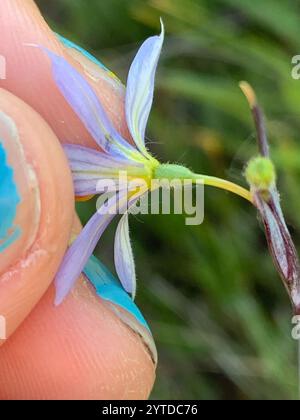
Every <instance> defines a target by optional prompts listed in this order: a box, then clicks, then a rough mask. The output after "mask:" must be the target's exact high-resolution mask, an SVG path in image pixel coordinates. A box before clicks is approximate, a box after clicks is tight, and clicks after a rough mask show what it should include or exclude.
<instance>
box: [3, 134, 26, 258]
mask: <svg viewBox="0 0 300 420" xmlns="http://www.w3.org/2000/svg"><path fill="white" fill-rule="evenodd" d="M0 179H1V183H0V220H1V222H0V252H3V251H4V250H5V249H6V248H7V247H8V246H9V245H11V244H12V243H13V242H14V241H15V240H16V239H17V238H18V237H19V236H20V233H21V228H20V226H16V225H15V218H16V214H17V207H18V204H19V203H20V195H19V191H18V187H17V185H16V183H15V179H14V171H13V169H12V168H11V167H10V166H9V165H8V162H7V156H6V151H5V149H4V147H3V144H2V141H1V138H0Z"/></svg>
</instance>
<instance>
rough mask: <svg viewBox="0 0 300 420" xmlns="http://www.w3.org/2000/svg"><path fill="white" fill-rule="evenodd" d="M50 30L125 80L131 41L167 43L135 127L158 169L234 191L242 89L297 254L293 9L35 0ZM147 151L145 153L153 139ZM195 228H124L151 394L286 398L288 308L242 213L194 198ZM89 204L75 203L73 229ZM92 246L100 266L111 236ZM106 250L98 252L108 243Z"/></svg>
mask: <svg viewBox="0 0 300 420" xmlns="http://www.w3.org/2000/svg"><path fill="white" fill-rule="evenodd" d="M38 4H39V5H40V7H41V9H42V11H43V12H44V14H45V16H46V18H47V20H48V21H49V23H50V24H51V25H52V27H53V29H55V30H56V31H58V32H60V33H61V34H63V35H65V36H67V37H69V38H71V39H72V40H73V41H77V42H78V43H80V44H81V45H83V46H85V47H87V48H88V49H89V50H91V51H93V52H94V53H95V54H96V55H97V56H98V57H99V58H100V59H101V60H102V61H103V62H104V63H105V64H106V65H107V66H108V67H109V68H111V69H112V70H113V71H114V72H115V73H117V74H118V75H120V76H121V77H122V78H123V80H126V74H127V71H128V68H129V65H130V60H131V58H132V57H133V54H134V53H135V51H136V49H137V47H138V45H139V43H140V42H141V41H142V40H144V39H145V38H146V37H147V36H149V35H150V34H153V33H156V32H158V30H159V17H160V16H161V17H162V18H163V20H164V23H165V26H166V30H167V38H166V42H165V46H164V52H163V55H162V59H161V62H160V66H159V70H158V76H157V89H156V95H155V103H154V107H153V112H152V115H151V119H150V123H149V136H150V139H154V140H155V142H154V144H153V146H152V150H153V151H154V153H156V154H157V155H158V156H159V157H160V159H161V160H166V161H176V162H182V163H185V164H186V165H188V166H190V167H192V168H194V169H195V171H198V172H202V173H209V174H215V175H216V176H221V177H224V176H226V177H228V178H229V179H231V180H234V181H238V182H240V183H244V180H243V177H242V170H243V165H244V163H245V161H246V160H247V159H248V158H249V157H250V156H252V154H253V153H255V150H256V149H255V143H254V140H255V136H254V133H253V127H252V122H251V117H250V113H249V110H248V108H247V104H246V101H245V99H244V98H243V96H242V94H241V93H240V91H239V89H238V86H237V83H238V81H239V80H248V81H249V82H250V83H251V84H252V85H253V86H254V87H255V89H256V91H257V94H258V96H259V98H260V101H261V103H262V104H263V106H264V108H265V113H266V115H267V118H268V121H267V125H268V132H269V137H270V141H271V145H272V155H273V158H274V160H275V162H276V165H277V167H278V172H279V185H280V189H281V192H282V194H281V195H282V202H283V207H284V210H285V213H286V215H287V219H288V222H289V226H290V228H291V231H292V232H293V235H294V238H295V241H296V243H297V245H299V244H300V236H299V228H300V216H299V208H300V195H299V181H300V143H299V130H300V113H299V106H300V82H299V81H296V80H293V79H292V77H291V69H292V65H291V58H292V56H293V55H296V54H297V53H299V52H300V26H299V13H300V3H299V1H298V0H297V1H292V0H286V1H285V2H279V1H277V0H264V1H258V0H243V1H242V0H203V1H197V0H172V1H171V0H148V1H143V0H101V1H100V0H90V1H89V2H88V5H87V2H86V1H83V0H77V1H76V2H75V1H71V0H52V1H51V2H49V1H45V0H39V1H38ZM156 142H157V143H156ZM205 197H206V198H205V221H204V224H202V225H201V226H198V227H187V226H185V224H184V219H183V217H181V216H143V217H141V216H140V217H139V218H138V219H135V218H132V219H131V227H132V238H133V244H134V250H135V255H136V262H137V273H138V278H139V282H138V287H139V288H138V297H137V302H138V305H139V306H140V307H141V308H142V309H143V312H144V314H145V316H146V318H147V319H148V320H149V322H150V324H151V327H152V329H153V333H154V336H155V339H156V342H157V346H158V351H159V358H160V362H159V367H158V376H157V382H156V385H155V389H154V391H153V394H152V397H153V398H158V399H167V398H168V399H176V398H183V399H189V398H195V399H202V398H203V399H257V398H259V399H270V400H272V399H295V398H296V397H297V364H296V356H297V348H296V343H295V342H294V341H293V340H292V339H291V335H290V329H291V311H290V306H289V302H288V299H287V296H286V293H285V291H284V288H283V286H282V285H281V283H280V279H279V278H278V276H277V274H276V273H275V270H274V268H273V266H272V263H271V260H270V258H269V256H268V252H267V248H266V243H265V239H264V235H263V233H262V231H261V229H260V228H259V227H258V224H257V220H256V213H255V211H254V209H252V208H250V207H249V205H248V204H247V203H244V202H243V201H242V200H241V199H239V198H238V197H234V196H229V195H228V194H226V193H224V192H222V191H214V190H212V189H208V188H207V189H206V192H205ZM92 211H93V204H90V205H89V206H87V205H86V204H85V205H83V204H81V205H80V213H81V215H82V218H83V220H86V219H87V218H88V217H89V214H90V213H91V212H92ZM107 236H108V237H107V238H106V240H105V241H104V242H103V243H102V247H99V255H100V257H101V258H102V259H103V260H104V261H106V262H108V264H111V255H110V250H111V248H110V247H109V246H107V245H106V242H107V243H109V242H111V237H112V236H111V232H109V233H108V235H107ZM110 246H111V245H110Z"/></svg>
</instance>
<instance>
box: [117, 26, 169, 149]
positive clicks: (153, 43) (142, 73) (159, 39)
mask: <svg viewBox="0 0 300 420" xmlns="http://www.w3.org/2000/svg"><path fill="white" fill-rule="evenodd" d="M163 41H164V27H163V23H162V22H161V34H160V36H153V37H151V38H148V39H147V40H146V41H145V42H144V43H143V45H142V46H141V48H140V49H139V51H138V53H137V55H136V56H135V58H134V60H133V62H132V64H131V67H130V70H129V74H128V79H127V88H126V105H125V110H126V120H127V125H128V128H129V130H130V133H131V135H132V137H133V139H134V141H135V143H136V145H137V147H138V149H139V150H140V151H141V152H142V153H143V154H147V150H146V147H145V140H144V139H145V130H146V125H147V121H148V117H149V114H150V110H151V106H152V102H153V93H154V79H155V72H156V68H157V63H158V59H159V56H160V52H161V48H162V44H163Z"/></svg>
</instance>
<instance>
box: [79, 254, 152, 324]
mask: <svg viewBox="0 0 300 420" xmlns="http://www.w3.org/2000/svg"><path fill="white" fill-rule="evenodd" d="M84 274H85V275H86V276H87V278H88V279H89V280H90V282H91V283H92V284H93V286H94V287H95V289H96V293H97V295H99V296H100V297H101V298H102V299H105V300H107V301H109V302H111V303H113V304H115V305H118V306H120V307H121V308H123V309H125V310H126V311H128V312H129V313H130V314H131V315H133V316H134V317H135V319H136V320H137V321H138V322H139V323H140V324H141V325H142V326H143V327H145V328H147V330H148V331H150V328H149V326H148V324H147V322H146V321H145V319H144V317H143V315H142V314H141V312H140V310H139V309H138V307H137V306H136V304H135V303H134V302H133V301H132V299H131V298H130V296H129V295H128V294H127V293H126V292H125V290H124V289H123V287H122V286H121V283H120V282H119V281H118V280H117V279H116V278H115V277H114V276H113V275H112V274H111V273H110V271H109V270H108V269H107V268H106V267H105V266H104V265H103V264H102V263H101V262H100V261H99V260H98V259H97V258H96V257H94V256H92V257H91V258H90V259H89V261H88V263H87V264H86V266H85V268H84Z"/></svg>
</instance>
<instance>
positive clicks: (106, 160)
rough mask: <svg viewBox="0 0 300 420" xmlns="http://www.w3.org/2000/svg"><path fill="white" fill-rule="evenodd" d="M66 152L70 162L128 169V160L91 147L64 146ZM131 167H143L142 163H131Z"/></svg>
mask: <svg viewBox="0 0 300 420" xmlns="http://www.w3.org/2000/svg"><path fill="white" fill-rule="evenodd" d="M63 149H64V152H65V154H66V156H67V158H68V160H69V161H70V162H86V163H90V164H91V165H95V166H98V167H108V168H120V169H124V168H125V169H126V168H127V167H128V160H124V159H123V158H118V157H116V156H110V155H108V154H107V153H103V152H100V151H98V150H95V149H91V148H89V147H84V146H79V145H76V144H64V145H63ZM130 166H137V167H142V166H143V165H142V163H139V162H136V161H130Z"/></svg>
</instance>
